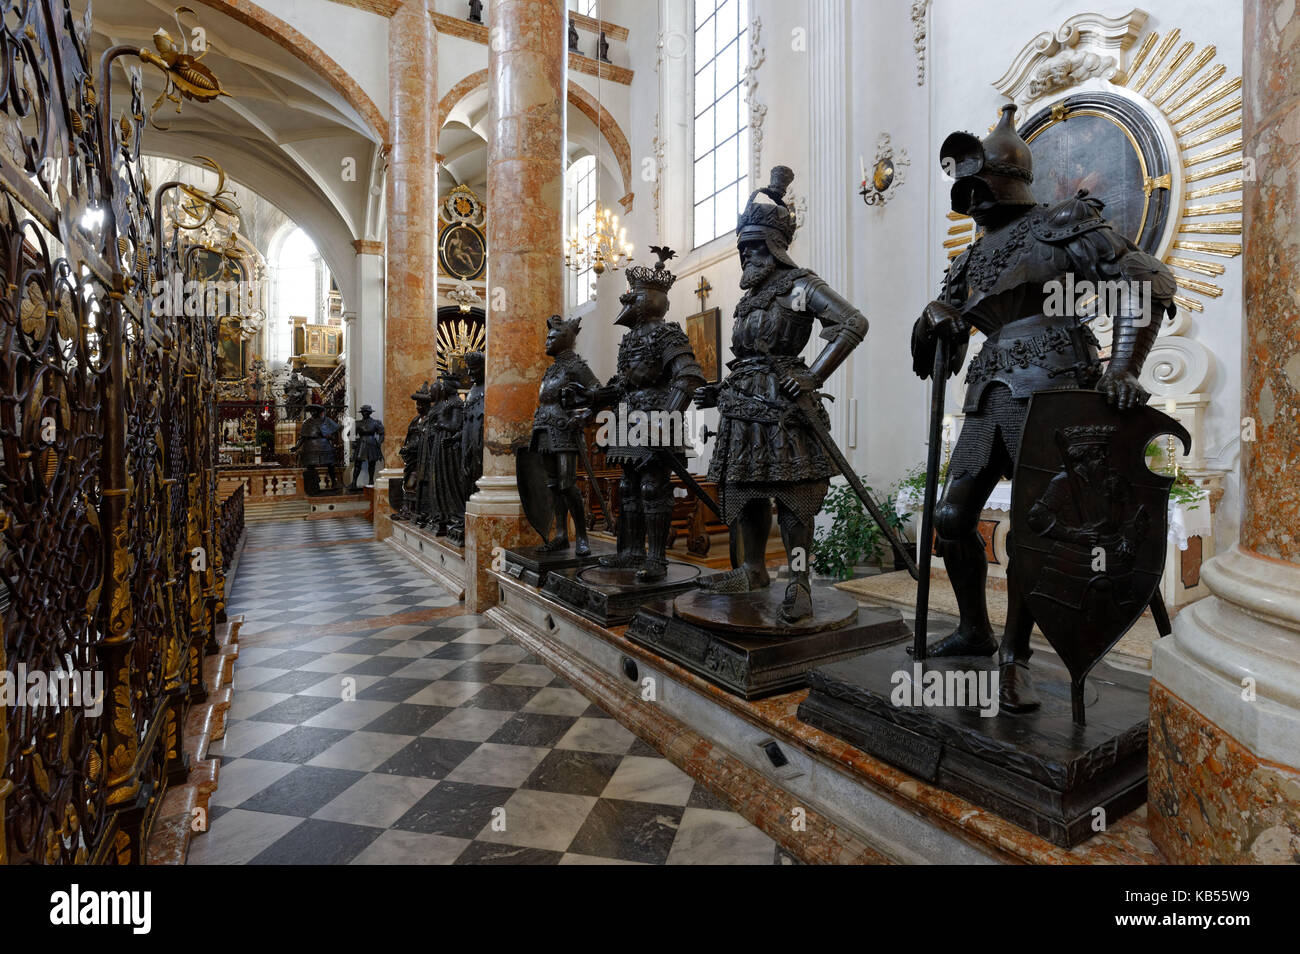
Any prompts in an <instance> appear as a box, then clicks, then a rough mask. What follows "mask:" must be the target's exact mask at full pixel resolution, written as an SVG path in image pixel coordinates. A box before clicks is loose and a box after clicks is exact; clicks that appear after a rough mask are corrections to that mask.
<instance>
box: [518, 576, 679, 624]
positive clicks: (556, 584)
mask: <svg viewBox="0 0 1300 954" xmlns="http://www.w3.org/2000/svg"><path fill="white" fill-rule="evenodd" d="M636 572H637V571H636V568H635V567H631V568H627V569H615V568H612V567H603V566H590V567H586V568H585V569H581V570H562V571H559V572H556V573H551V574H549V575H548V576H547V577H546V584H545V585H544V586H543V587H542V592H544V593H545V594H546V595H547V596H549V597H550V598H551V599H553V600H556V601H557V602H560V603H563V604H564V605H565V606H568V607H569V608H570V609H572V610H575V611H577V612H578V613H581V614H582V615H583V616H585V617H587V618H588V619H590V620H592V621H594V622H597V623H599V624H600V625H602V626H616V625H619V624H621V623H626V622H627V621H628V620H630V619H631V618H632V617H633V616H634V615H636V611H637V610H638V609H639V608H640V607H641V606H644V605H645V604H646V603H649V602H652V601H654V600H662V599H665V598H667V597H671V596H675V595H676V594H678V593H681V592H682V591H684V590H690V589H694V588H695V581H696V580H697V579H698V578H699V575H700V568H699V567H697V566H692V565H690V564H689V563H676V562H672V561H670V562H669V563H668V574H667V576H665V577H664V579H662V580H660V581H658V582H657V583H642V582H640V581H638V580H637V578H636Z"/></svg>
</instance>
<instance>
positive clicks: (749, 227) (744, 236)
mask: <svg viewBox="0 0 1300 954" xmlns="http://www.w3.org/2000/svg"><path fill="white" fill-rule="evenodd" d="M793 181H794V172H793V170H791V169H790V167H789V166H773V167H772V172H771V174H770V176H769V178H768V184H767V185H765V186H763V187H762V188H761V189H755V190H754V191H753V192H751V193H750V194H749V201H748V202H747V203H745V211H744V212H742V213H741V214H740V220H739V221H738V222H737V223H736V246H737V247H739V246H741V245H744V244H745V243H746V242H764V243H765V244H766V245H767V249H768V251H769V252H771V253H772V257H773V258H775V259H776V260H777V261H779V262H781V263H782V264H784V265H789V266H790V267H791V268H793V267H794V261H793V260H792V259H791V258H790V255H789V253H788V252H787V251H786V250H787V249H788V248H789V247H790V243H791V242H792V241H794V232H795V229H796V228H797V227H798V225H797V223H796V221H795V216H794V212H793V211H792V210H791V209H790V207H789V206H788V205H786V202H785V190H786V189H788V188H790V183H791V182H793ZM759 196H764V197H765V198H766V199H768V200H769V201H766V202H764V201H762V200H761V199H759Z"/></svg>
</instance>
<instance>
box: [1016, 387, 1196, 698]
mask: <svg viewBox="0 0 1300 954" xmlns="http://www.w3.org/2000/svg"><path fill="white" fill-rule="evenodd" d="M1163 434H1173V435H1174V436H1176V437H1177V438H1178V439H1179V440H1180V441H1182V444H1183V449H1184V453H1186V452H1187V451H1188V450H1190V449H1191V435H1190V434H1188V432H1187V430H1186V428H1184V427H1183V426H1182V425H1181V424H1179V423H1178V422H1177V421H1176V420H1174V419H1173V418H1172V417H1169V416H1168V415H1166V414H1163V413H1162V412H1160V411H1158V410H1156V409H1155V408H1154V407H1151V406H1150V405H1144V406H1143V407H1140V408H1135V409H1130V410H1127V411H1121V410H1117V409H1116V408H1114V407H1112V406H1111V405H1110V404H1109V403H1107V401H1106V398H1105V396H1104V395H1103V394H1101V393H1100V392H1099V391H1080V390H1064V391H1042V392H1039V393H1037V394H1035V395H1034V396H1033V397H1032V398H1031V399H1030V402H1029V412H1028V416H1027V418H1026V420H1025V429H1024V433H1023V436H1022V437H1021V440H1020V451H1019V453H1018V455H1017V461H1016V470H1015V477H1014V481H1013V484H1012V491H1011V537H1010V539H1009V541H1008V544H1007V546H1008V550H1009V551H1010V557H1011V567H1010V573H1011V574H1012V576H1013V581H1014V582H1015V583H1016V585H1017V586H1018V587H1019V590H1020V593H1021V594H1022V596H1023V598H1024V600H1025V603H1026V604H1027V606H1028V608H1029V611H1030V613H1031V615H1032V616H1033V618H1034V621H1035V622H1036V623H1037V624H1038V627H1039V629H1041V630H1042V631H1043V635H1044V636H1046V637H1047V641H1048V642H1049V643H1051V644H1052V648H1053V649H1055V650H1056V652H1057V654H1058V655H1059V656H1060V657H1061V660H1062V662H1064V663H1065V666H1066V668H1067V669H1068V670H1069V671H1070V675H1071V677H1072V678H1073V680H1074V682H1075V684H1076V685H1082V683H1083V680H1084V678H1085V677H1086V676H1087V674H1088V672H1089V671H1090V670H1091V669H1092V667H1093V666H1095V665H1096V664H1097V662H1098V661H1100V660H1101V658H1102V657H1103V656H1105V655H1106V653H1107V652H1109V651H1110V650H1111V648H1112V647H1113V646H1114V645H1115V644H1116V643H1117V642H1119V640H1120V637H1122V636H1123V635H1124V634H1125V633H1126V632H1128V630H1129V629H1130V628H1131V627H1132V626H1133V624H1134V623H1136V622H1137V620H1138V617H1139V616H1141V615H1142V612H1143V610H1145V609H1146V607H1147V605H1148V604H1149V603H1150V602H1151V598H1152V596H1153V595H1154V594H1155V592H1156V588H1157V587H1158V586H1159V585H1160V576H1161V574H1162V573H1163V572H1164V565H1165V551H1166V542H1165V541H1166V537H1167V534H1168V529H1169V528H1168V503H1169V488H1170V487H1171V486H1172V485H1173V482H1174V479H1173V477H1171V476H1169V475H1168V474H1158V473H1153V472H1152V471H1151V470H1150V469H1149V468H1148V467H1147V465H1146V457H1145V451H1146V447H1147V445H1148V444H1149V443H1150V442H1151V441H1152V440H1154V439H1155V438H1157V437H1159V436H1161V435H1163Z"/></svg>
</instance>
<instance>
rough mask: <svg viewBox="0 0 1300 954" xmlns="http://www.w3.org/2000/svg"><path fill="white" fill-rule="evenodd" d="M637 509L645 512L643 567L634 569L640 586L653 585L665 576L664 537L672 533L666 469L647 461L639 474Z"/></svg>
mask: <svg viewBox="0 0 1300 954" xmlns="http://www.w3.org/2000/svg"><path fill="white" fill-rule="evenodd" d="M641 506H642V508H643V509H644V511H645V535H646V548H647V550H648V551H649V553H648V554H647V556H646V560H645V566H643V567H642V568H641V569H639V570H637V572H636V578H637V579H638V580H640V581H641V582H642V583H653V582H656V581H658V580H662V579H663V578H664V577H666V576H667V575H668V560H667V557H666V554H667V551H668V534H669V533H670V532H671V531H672V520H673V496H672V489H671V487H670V485H669V470H668V468H667V467H666V466H664V465H663V464H661V463H659V462H658V461H651V462H650V463H648V464H647V465H646V466H645V467H644V468H643V469H642V471H641Z"/></svg>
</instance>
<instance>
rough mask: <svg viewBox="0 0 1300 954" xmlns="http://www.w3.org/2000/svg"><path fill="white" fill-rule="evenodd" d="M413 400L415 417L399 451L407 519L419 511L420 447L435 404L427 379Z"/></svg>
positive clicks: (404, 507)
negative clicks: (428, 417) (431, 408)
mask: <svg viewBox="0 0 1300 954" xmlns="http://www.w3.org/2000/svg"><path fill="white" fill-rule="evenodd" d="M411 400H412V401H414V402H415V417H413V418H411V423H410V424H408V425H406V440H404V441H403V442H402V448H401V450H399V451H398V452H397V454H398V456H399V457H401V458H402V509H401V512H400V516H401V517H403V518H404V519H406V520H413V519H415V518H416V517H417V516H418V515H419V513H420V510H419V498H420V486H419V474H418V472H419V466H420V447H421V445H422V443H423V439H424V419H425V417H427V416H428V414H429V408H430V407H431V406H432V404H433V393H432V392H431V391H430V390H429V382H428V381H425V382H424V383H423V384H422V385H420V387H419V389H418V390H417V391H416V392H415V393H414V394H412V395H411Z"/></svg>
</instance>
